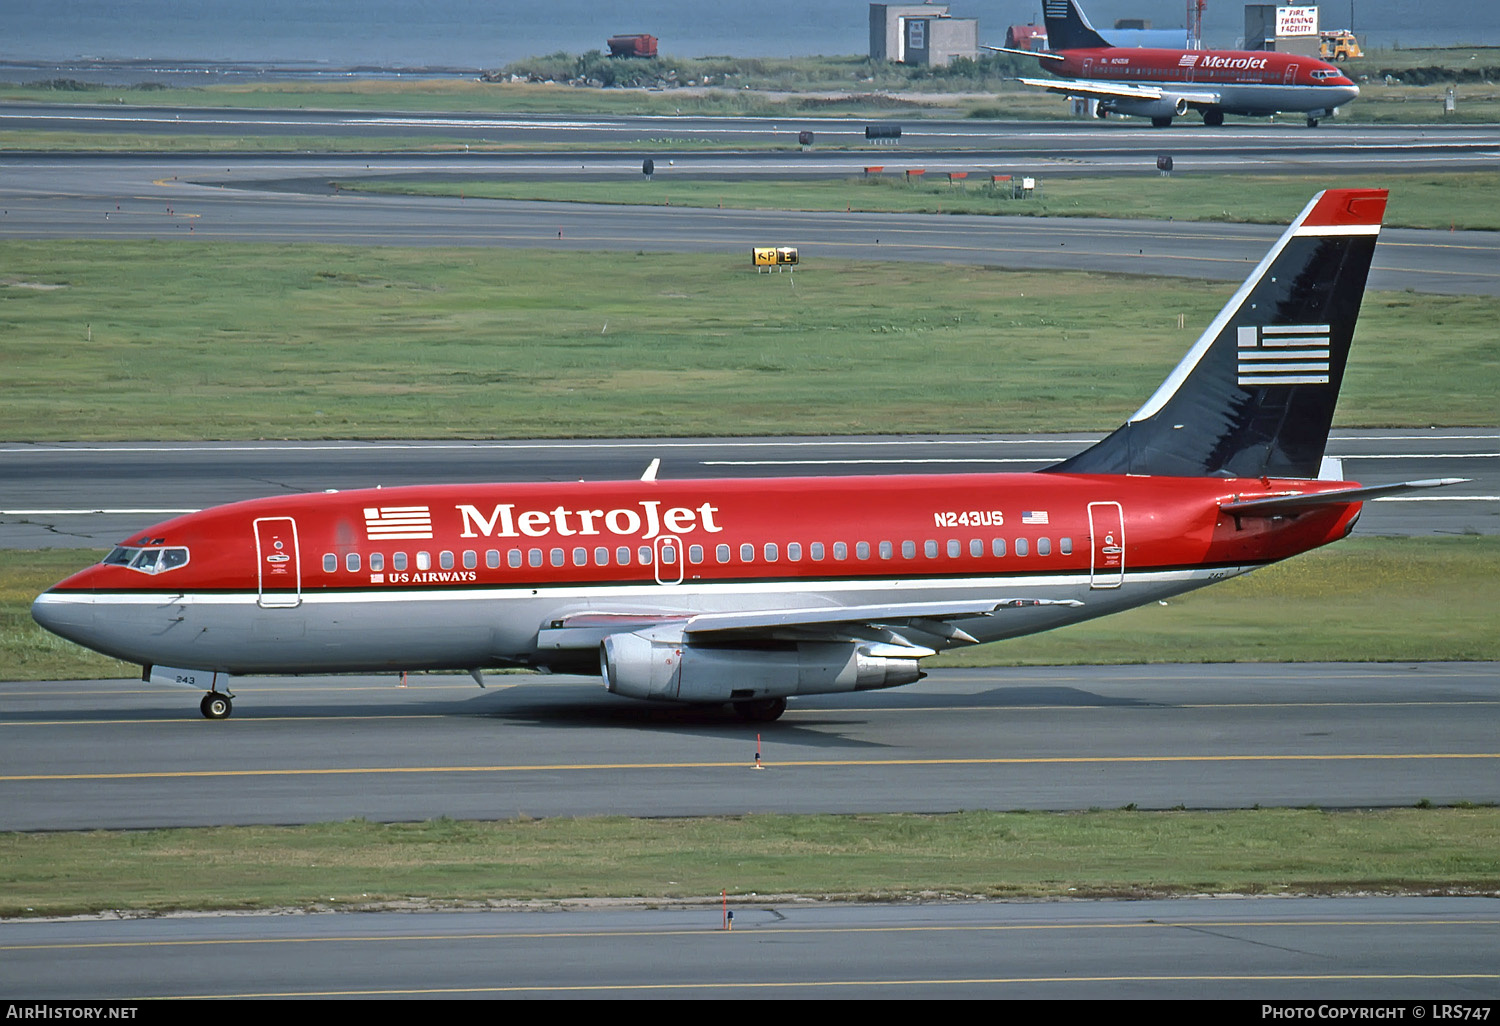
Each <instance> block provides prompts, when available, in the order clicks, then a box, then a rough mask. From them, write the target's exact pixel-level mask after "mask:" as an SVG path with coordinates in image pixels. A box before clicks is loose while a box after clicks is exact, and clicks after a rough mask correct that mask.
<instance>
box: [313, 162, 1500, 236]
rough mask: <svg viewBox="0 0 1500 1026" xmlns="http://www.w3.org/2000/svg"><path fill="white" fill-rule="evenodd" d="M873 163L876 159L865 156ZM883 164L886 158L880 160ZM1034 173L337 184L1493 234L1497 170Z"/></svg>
mask: <svg viewBox="0 0 1500 1026" xmlns="http://www.w3.org/2000/svg"><path fill="white" fill-rule="evenodd" d="M871 159H872V161H874V160H875V159H876V158H871ZM880 159H884V158H880ZM1058 170H1059V176H1058V177H1052V178H1048V177H1046V176H1043V177H1042V178H1041V183H1042V188H1041V190H1040V191H1039V192H1038V193H1036V194H1035V195H1033V196H1032V197H1030V198H1027V199H1014V198H1012V196H1011V190H1010V184H1009V183H1001V184H999V185H996V184H994V183H993V182H991V180H990V179H991V175H992V174H1003V173H1005V169H1004V168H986V169H982V170H981V169H978V168H976V169H975V170H974V171H972V172H970V177H969V178H966V179H960V180H958V181H956V182H952V183H950V182H949V181H948V180H947V179H946V177H945V176H944V175H942V174H936V175H924V176H922V178H921V180H920V181H919V182H915V183H914V182H912V181H911V180H909V179H908V178H907V177H906V175H905V172H904V170H903V171H901V172H900V173H891V174H884V173H879V174H873V175H869V176H865V177H846V178H829V179H827V180H823V181H809V180H793V181H765V180H759V179H735V180H705V179H701V178H682V179H674V178H673V177H672V175H671V172H670V170H667V171H665V172H664V173H663V174H661V175H660V176H657V177H656V178H655V179H654V180H653V181H649V182H648V181H646V180H645V179H644V178H643V177H642V176H639V175H635V176H631V177H629V178H624V177H622V178H621V179H620V180H619V181H608V182H602V181H597V180H580V181H569V180H559V179H547V180H539V181H529V182H528V181H516V180H514V179H513V178H508V177H506V178H500V177H497V178H489V179H474V180H469V181H452V180H444V181H431V182H422V181H417V180H411V179H402V180H400V181H380V180H369V179H366V180H353V181H346V182H342V183H340V184H341V186H342V187H343V188H345V189H349V190H356V191H362V192H378V193H398V194H403V195H417V196H463V197H465V198H472V199H514V200H546V201H561V202H572V203H633V204H640V205H645V206H666V205H670V206H679V207H727V208H741V209H758V210H834V211H838V210H857V211H862V212H864V211H880V212H893V213H907V214H911V213H921V214H1005V215H1011V216H1015V215H1025V216H1032V217H1143V218H1159V219H1161V220H1177V221H1219V222H1223V221H1231V222H1233V221H1248V222H1256V223H1261V224H1287V223H1288V222H1290V221H1291V219H1292V218H1294V217H1296V216H1297V214H1298V212H1300V211H1301V209H1302V208H1303V206H1305V205H1306V203H1307V201H1308V199H1309V198H1311V197H1312V195H1313V194H1314V193H1316V192H1317V191H1318V190H1320V189H1333V188H1383V189H1389V190H1390V191H1391V198H1390V205H1389V207H1388V208H1387V210H1386V216H1385V225H1386V226H1387V227H1390V228H1438V229H1458V230H1474V229H1481V230H1486V231H1497V230H1500V173H1496V172H1492V171H1479V172H1463V173H1455V174H1441V175H1430V174H1370V173H1360V174H1357V175H1338V174H1331V175H1330V174H1320V175H1257V176H1256V177H1255V188H1253V189H1245V188H1242V187H1241V186H1242V184H1243V182H1244V176H1243V175H1220V174H1174V175H1172V176H1170V177H1162V176H1161V175H1160V174H1159V173H1157V172H1156V171H1155V169H1154V168H1150V167H1148V166H1146V165H1144V164H1143V165H1142V168H1141V172H1140V174H1138V175H1135V176H1132V177H1131V178H1129V179H1128V187H1125V183H1124V181H1122V179H1120V178H1119V177H1114V176H1111V177H1106V178H1099V177H1091V176H1089V177H1076V176H1070V175H1069V173H1068V171H1067V169H1066V168H1062V167H1060V168H1059V169H1058Z"/></svg>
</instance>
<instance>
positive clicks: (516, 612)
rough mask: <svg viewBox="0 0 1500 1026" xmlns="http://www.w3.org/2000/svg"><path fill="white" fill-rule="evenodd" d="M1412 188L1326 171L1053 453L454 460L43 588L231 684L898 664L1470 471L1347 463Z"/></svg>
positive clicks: (643, 688)
mask: <svg viewBox="0 0 1500 1026" xmlns="http://www.w3.org/2000/svg"><path fill="white" fill-rule="evenodd" d="M1385 202H1386V193H1385V191H1384V190H1373V189H1341V190H1335V191H1329V192H1324V193H1319V194H1318V195H1317V196H1316V197H1314V199H1313V200H1312V202H1311V203H1309V204H1308V205H1307V208H1306V209H1305V210H1303V211H1302V213H1301V215H1300V216H1299V217H1298V218H1297V219H1296V221H1294V222H1293V223H1292V225H1291V227H1290V228H1288V229H1287V231H1286V233H1285V234H1283V235H1282V236H1281V238H1280V240H1279V241H1278V242H1277V243H1276V244H1275V246H1273V247H1272V249H1271V251H1270V253H1269V254H1267V255H1266V257H1265V258H1264V259H1263V260H1262V261H1261V262H1260V265H1259V266H1258V267H1256V268H1255V270H1254V271H1253V272H1252V273H1251V275H1250V277H1249V278H1248V279H1247V280H1246V281H1245V283H1244V284H1243V285H1242V286H1240V289H1239V291H1238V292H1236V293H1235V295H1234V296H1233V298H1231V299H1230V300H1229V302H1228V303H1227V304H1226V305H1225V307H1224V309H1223V310H1221V311H1220V312H1219V315H1218V316H1217V317H1215V318H1214V320H1213V323H1211V324H1210V325H1209V326H1208V328H1207V330H1205V331H1204V333H1203V335H1202V336H1201V337H1200V338H1199V339H1198V341H1197V343H1196V344H1195V345H1194V346H1193V347H1192V349H1191V350H1190V351H1189V352H1188V354H1187V356H1186V357H1184V358H1183V360H1182V362H1181V363H1180V364H1179V365H1178V366H1177V368H1176V369H1175V370H1174V371H1173V372H1172V373H1171V374H1170V375H1169V376H1168V377H1167V379H1166V381H1165V382H1164V383H1163V384H1162V385H1161V387H1160V388H1158V389H1157V391H1156V393H1155V394H1154V395H1152V396H1151V398H1150V399H1149V400H1148V401H1147V402H1146V404H1145V405H1144V406H1143V407H1141V409H1140V410H1138V411H1137V412H1136V413H1135V415H1134V416H1132V417H1131V418H1130V419H1129V420H1128V421H1127V422H1126V423H1125V424H1124V425H1122V426H1121V427H1119V428H1118V429H1117V430H1115V431H1114V432H1113V433H1112V434H1110V435H1109V436H1108V437H1107V438H1105V439H1103V440H1102V441H1100V442H1099V443H1098V444H1096V445H1094V446H1092V447H1091V448H1089V449H1086V450H1084V451H1083V452H1081V453H1079V454H1077V455H1076V456H1073V457H1071V458H1070V459H1068V460H1066V461H1064V462H1062V463H1060V464H1057V465H1056V466H1052V467H1048V468H1047V469H1045V470H1043V471H1039V472H1036V473H1029V474H965V475H952V476H946V475H945V476H926V475H921V476H872V477H837V478H832V477H809V478H793V479H773V480H657V479H656V473H655V470H656V464H655V463H654V462H653V464H652V467H651V468H650V469H649V470H648V471H647V473H646V474H645V475H644V476H643V477H642V478H641V479H639V480H629V481H605V482H589V483H585V482H579V483H567V484H555V483H545V484H489V485H470V484H435V485H414V486H409V487H401V488H387V489H365V490H358V491H346V492H336V493H321V494H315V495H300V496H291V497H285V496H278V497H275V498H267V499H256V500H252V501H248V502H237V503H233V504H231V505H226V506H219V507H217V508H214V509H208V510H204V511H202V512H198V513H193V514H189V515H187V516H181V517H178V518H176V519H174V520H169V521H167V522H166V523H163V524H159V525H157V526H156V527H152V528H149V529H148V530H145V531H142V532H141V533H140V534H137V535H135V536H133V537H131V538H130V539H128V540H127V541H125V542H124V543H122V544H121V545H120V546H119V547H117V548H115V549H114V550H113V551H112V552H110V553H109V555H108V556H107V557H106V558H105V559H104V561H103V562H102V563H99V564H97V565H95V566H91V567H89V568H87V569H85V570H82V571H80V572H79V573H76V574H74V575H73V576H72V577H69V578H68V579H67V580H65V581H63V582H61V583H60V584H58V585H56V586H55V587H53V588H51V589H50V590H48V591H47V592H45V593H44V594H42V595H40V596H39V597H38V598H37V599H36V601H35V603H34V604H33V606H32V615H33V616H34V617H35V618H36V620H37V621H38V622H39V623H40V624H42V625H43V626H44V627H46V628H47V629H49V630H51V631H54V632H55V633H57V634H60V635H62V636H63V637H65V638H69V639H72V640H73V641H76V642H78V643H80V644H82V645H86V646H88V647H89V648H92V649H95V650H96V651H99V652H103V653H105V654H106V655H111V656H115V657H117V658H120V659H125V660H129V661H133V662H137V663H140V664H142V665H144V666H145V673H144V679H146V680H149V681H153V682H158V683H164V684H178V685H182V686H187V687H197V688H201V689H203V690H204V691H206V692H207V693H206V695H205V696H204V698H203V701H202V706H201V708H202V711H203V714H204V715H205V716H208V717H210V718H212V719H218V718H222V717H224V716H227V715H229V712H230V707H231V706H230V699H231V697H232V695H231V693H230V691H229V689H228V685H227V681H228V678H229V677H230V676H231V675H238V674H267V673H276V674H304V673H328V672H356V673H370V672H376V671H400V670H418V669H462V670H468V671H469V672H470V673H471V674H472V675H473V676H474V678H475V680H476V681H477V682H478V683H479V684H480V685H481V686H482V685H483V683H484V679H483V676H482V673H481V670H482V669H483V668H487V667H497V666H529V667H538V668H542V669H550V670H557V671H566V672H596V673H599V674H600V675H602V677H603V679H604V684H605V686H606V687H607V688H608V689H609V690H610V691H612V692H614V693H615V694H619V695H627V696H630V697H633V698H641V699H651V700H659V701H667V702H688V703H731V704H732V705H733V706H734V708H735V709H736V710H737V711H739V712H740V713H741V714H742V715H743V716H745V717H746V718H749V719H752V720H772V719H775V718H776V717H778V716H780V715H781V713H782V712H783V711H784V709H785V708H786V700H787V698H788V697H789V696H796V695H814V694H822V693H829V692H839V691H855V690H862V689H870V688H886V687H892V686H895V685H899V684H907V683H910V682H912V681H915V680H917V679H919V678H920V677H921V676H922V671H921V669H920V664H921V661H922V660H923V659H924V658H926V657H928V656H932V655H935V654H936V653H937V652H940V651H942V650H944V649H950V648H954V647H959V646H965V645H975V644H980V643H983V642H990V641H997V640H1000V639H1004V638H1013V637H1017V636H1019V635H1023V634H1031V633H1034V632H1037V631H1045V630H1049V629H1051V628H1053V627H1058V626H1061V625H1063V624H1069V623H1076V622H1078V621H1080V620H1087V619H1090V618H1092V617H1097V616H1104V615H1105V614H1108V613H1113V612H1116V611H1118V610H1122V609H1128V608H1130V607H1132V606H1138V605H1141V604H1143V603H1147V602H1154V601H1157V600H1159V599H1163V598H1166V597H1168V596H1171V595H1176V594H1179V593H1181V592H1184V591H1188V590H1191V589H1193V588H1199V587H1202V586H1203V585H1206V584H1212V583H1213V582H1215V581H1222V580H1225V579H1227V578H1230V577H1235V576H1237V575H1239V574H1243V573H1246V572H1248V571H1251V570H1254V569H1256V568H1257V567H1261V566H1265V565H1266V564H1268V563H1273V562H1275V561H1277V560H1280V559H1285V558H1286V557H1288V556H1293V555H1296V554H1297V553H1300V552H1305V551H1307V550H1309V549H1312V548H1316V547H1317V546H1320V545H1325V544H1327V543H1329V542H1332V541H1335V540H1337V539H1339V538H1342V537H1344V536H1345V535H1346V534H1348V533H1349V531H1350V530H1351V529H1352V528H1353V526H1354V522H1355V520H1356V519H1357V517H1358V515H1359V512H1360V509H1361V505H1360V504H1361V502H1362V501H1363V500H1366V499H1369V498H1372V497H1374V496H1379V495H1385V494H1388V493H1393V492H1399V491H1404V490H1407V489H1411V488H1419V487H1431V486H1433V485H1437V484H1444V483H1450V482H1447V481H1414V482H1407V483H1404V484H1395V485H1383V486H1376V487H1361V486H1360V485H1357V484H1355V483H1352V482H1348V481H1342V480H1337V479H1334V478H1333V477H1329V476H1328V475H1324V476H1323V478H1321V479H1320V471H1321V470H1322V469H1323V467H1324V461H1323V455H1324V447H1325V445H1326V443H1327V439H1328V428H1329V424H1330V422H1331V420H1332V418H1333V409H1334V403H1335V401H1336V400H1337V398H1338V392H1339V385H1340V383H1341V382H1342V380H1343V376H1344V364H1345V360H1346V358H1347V356H1348V353H1349V342H1350V339H1351V337H1352V336H1353V334H1354V323H1355V318H1356V317H1357V316H1358V313H1359V305H1360V299H1361V297H1362V295H1363V292H1364V286H1365V276H1366V274H1367V272H1368V271H1369V267H1370V258H1371V254H1372V253H1373V252H1374V249H1375V242H1376V237H1377V235H1378V234H1379V231H1380V221H1381V217H1382V215H1383V213H1384V210H1385Z"/></svg>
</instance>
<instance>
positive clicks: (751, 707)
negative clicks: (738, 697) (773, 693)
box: [734, 698, 786, 723]
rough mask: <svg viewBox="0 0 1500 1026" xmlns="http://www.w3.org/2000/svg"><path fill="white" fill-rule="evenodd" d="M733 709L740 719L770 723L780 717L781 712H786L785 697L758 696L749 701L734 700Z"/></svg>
mask: <svg viewBox="0 0 1500 1026" xmlns="http://www.w3.org/2000/svg"><path fill="white" fill-rule="evenodd" d="M734 711H735V712H736V713H737V714H739V717H740V719H742V720H749V721H750V722H751V723H772V722H774V721H776V720H779V719H781V714H782V713H784V712H786V699H784V698H758V699H755V700H753V701H749V702H735V703H734Z"/></svg>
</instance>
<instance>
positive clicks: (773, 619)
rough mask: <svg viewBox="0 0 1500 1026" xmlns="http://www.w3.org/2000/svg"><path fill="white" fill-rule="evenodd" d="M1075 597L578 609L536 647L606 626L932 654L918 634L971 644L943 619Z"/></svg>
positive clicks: (586, 636) (614, 630)
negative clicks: (861, 644) (699, 609)
mask: <svg viewBox="0 0 1500 1026" xmlns="http://www.w3.org/2000/svg"><path fill="white" fill-rule="evenodd" d="M1082 604H1083V603H1082V602H1079V601H1078V600H1076V599H1034V598H1025V599H1021V598H1001V599H984V600H977V601H969V602H908V603H904V604H902V603H892V604H882V605H868V606H821V607H805V608H798V609H757V610H749V611H745V612H728V613H688V612H682V611H667V610H663V611H662V612H660V613H651V612H640V613H600V612H587V611H585V612H579V613H574V614H571V615H569V616H564V617H561V618H558V619H555V620H551V621H549V622H548V623H547V625H546V626H544V627H543V628H542V630H541V631H539V632H538V638H537V644H538V647H539V648H546V649H565V648H591V647H593V646H595V645H597V644H599V643H600V642H601V641H602V640H604V638H605V637H606V636H608V635H610V634H618V633H621V632H625V633H636V632H641V631H660V630H665V631H670V632H673V633H675V634H679V635H681V636H682V637H684V638H687V637H691V636H695V635H696V636H698V637H699V639H700V640H707V639H708V638H709V637H713V636H720V637H729V636H733V637H736V638H741V639H749V638H765V639H772V638H782V639H785V638H793V637H795V638H798V639H802V640H809V639H818V638H821V639H827V640H830V641H868V642H884V643H886V644H889V645H893V646H896V647H897V648H900V649H902V650H903V651H904V654H906V655H908V656H916V657H918V658H920V657H921V656H925V655H934V654H935V653H936V650H935V649H931V648H929V647H927V645H926V644H924V643H923V642H926V641H939V640H941V641H945V642H949V643H952V642H958V643H961V644H977V641H976V640H975V639H974V638H973V637H971V636H970V635H968V634H967V633H966V632H964V631H963V630H962V629H960V628H958V627H955V626H953V625H952V624H951V623H950V622H949V621H951V620H961V619H966V618H972V617H977V616H995V615H997V614H1003V613H1004V612H1005V611H1007V610H1016V609H1028V608H1035V607H1038V606H1080V605H1082Z"/></svg>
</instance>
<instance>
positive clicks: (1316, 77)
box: [987, 0, 1359, 128]
mask: <svg viewBox="0 0 1500 1026" xmlns="http://www.w3.org/2000/svg"><path fill="white" fill-rule="evenodd" d="M1042 18H1043V21H1044V22H1045V24H1046V26H1047V45H1048V46H1049V47H1050V49H1049V50H1046V51H1042V52H1036V51H1032V50H1016V49H1010V48H1007V47H1002V46H991V47H987V49H990V50H998V51H1000V52H1001V53H1017V54H1022V55H1024V56H1027V57H1035V58H1037V59H1038V60H1040V61H1041V62H1042V65H1043V67H1045V68H1046V69H1047V70H1048V71H1051V72H1053V73H1055V74H1057V75H1059V76H1062V77H1060V78H1055V79H1053V78H1023V79H1021V82H1023V83H1025V84H1026V85H1029V86H1035V87H1037V88H1039V89H1048V90H1051V91H1052V92H1054V93H1063V94H1065V95H1067V96H1077V97H1083V98H1086V99H1091V100H1098V101H1099V108H1098V109H1099V116H1100V117H1103V116H1104V115H1106V114H1133V115H1136V116H1139V117H1146V118H1150V119H1151V123H1152V124H1153V125H1155V126H1156V127H1158V128H1165V127H1167V126H1168V125H1170V124H1171V123H1172V119H1173V118H1174V117H1181V116H1183V115H1184V114H1186V113H1187V112H1188V111H1189V110H1196V111H1201V112H1202V114H1203V123H1204V124H1206V125H1222V124H1223V123H1224V115H1225V114H1239V115H1245V116H1247V117H1266V116H1269V115H1271V114H1280V113H1282V112H1295V113H1299V114H1304V115H1306V117H1307V124H1308V127H1309V128H1315V127H1317V124H1318V119H1319V118H1324V117H1332V116H1333V115H1334V114H1335V113H1336V112H1337V110H1338V108H1339V107H1340V106H1341V105H1342V104H1345V103H1348V102H1349V101H1351V100H1353V99H1354V98H1355V97H1356V96H1358V95H1359V86H1357V85H1355V84H1354V83H1353V82H1352V81H1350V80H1349V77H1348V76H1347V75H1345V74H1344V73H1343V72H1342V71H1340V70H1339V69H1338V68H1336V67H1334V66H1333V65H1332V64H1329V63H1327V62H1326V61H1321V60H1318V59H1316V58H1314V57H1304V56H1301V55H1299V54H1292V53H1277V52H1276V51H1274V50H1161V49H1146V48H1139V49H1138V48H1134V47H1120V46H1113V45H1111V44H1110V43H1109V42H1108V41H1107V40H1105V38H1104V37H1103V36H1101V35H1099V33H1098V32H1096V31H1095V30H1094V26H1092V25H1090V24H1089V20H1088V18H1087V16H1085V15H1084V13H1083V10H1082V8H1080V7H1079V6H1078V4H1077V3H1076V0H1042Z"/></svg>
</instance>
